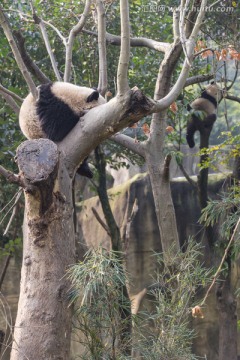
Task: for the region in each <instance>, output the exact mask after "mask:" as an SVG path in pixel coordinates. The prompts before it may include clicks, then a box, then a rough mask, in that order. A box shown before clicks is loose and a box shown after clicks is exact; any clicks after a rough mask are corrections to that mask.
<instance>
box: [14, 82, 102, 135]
mask: <svg viewBox="0 0 240 360" xmlns="http://www.w3.org/2000/svg"><path fill="white" fill-rule="evenodd" d="M38 91H39V96H38V99H37V100H36V101H35V99H34V98H33V96H32V94H29V95H28V96H27V97H26V99H25V100H24V102H23V104H22V106H21V109H20V113H19V124H20V128H21V130H22V132H23V133H24V135H25V136H26V137H27V138H28V139H37V138H42V137H43V138H48V139H50V140H53V141H61V140H62V139H63V138H64V137H65V136H66V135H67V134H68V133H69V132H70V131H71V130H72V129H73V127H74V126H75V125H76V124H77V122H78V120H79V118H80V117H81V116H83V115H84V113H85V111H86V110H89V109H92V108H93V107H96V106H98V105H101V104H104V103H105V99H104V98H103V97H102V96H101V95H100V94H99V93H98V91H96V90H93V89H91V88H87V87H82V86H76V85H73V84H70V83H65V82H55V83H49V84H45V85H41V86H39V87H38Z"/></svg>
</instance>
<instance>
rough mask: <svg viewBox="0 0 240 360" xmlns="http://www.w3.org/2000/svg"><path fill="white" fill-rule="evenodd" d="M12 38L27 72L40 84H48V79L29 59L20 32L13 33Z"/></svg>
mask: <svg viewBox="0 0 240 360" xmlns="http://www.w3.org/2000/svg"><path fill="white" fill-rule="evenodd" d="M14 36H15V38H16V39H17V45H18V49H19V52H20V54H21V56H22V59H23V61H24V64H25V65H26V67H27V69H28V71H29V72H30V73H31V74H32V75H33V76H35V77H36V79H37V80H38V81H39V82H40V83H41V84H47V83H49V82H50V79H49V78H48V77H47V76H46V75H45V74H44V73H43V72H42V70H41V69H40V68H39V67H38V66H37V65H36V64H35V62H34V61H33V60H32V59H31V57H30V56H29V54H28V53H27V51H26V49H25V39H24V37H23V36H22V34H21V32H20V31H15V32H14Z"/></svg>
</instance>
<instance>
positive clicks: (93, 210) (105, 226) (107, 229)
mask: <svg viewBox="0 0 240 360" xmlns="http://www.w3.org/2000/svg"><path fill="white" fill-rule="evenodd" d="M92 212H93V214H94V216H95V218H96V219H97V221H98V222H99V224H100V225H101V226H102V227H103V229H104V230H105V231H106V232H107V234H108V235H109V236H111V233H110V230H109V228H108V226H107V225H106V224H105V222H104V221H103V220H102V219H101V218H100V216H99V214H98V212H97V210H96V209H94V208H93V207H92Z"/></svg>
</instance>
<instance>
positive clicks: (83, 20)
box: [64, 0, 92, 82]
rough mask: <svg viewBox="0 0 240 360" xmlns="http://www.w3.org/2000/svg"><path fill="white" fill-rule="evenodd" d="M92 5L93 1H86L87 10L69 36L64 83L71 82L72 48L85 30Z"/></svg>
mask: <svg viewBox="0 0 240 360" xmlns="http://www.w3.org/2000/svg"><path fill="white" fill-rule="evenodd" d="M91 3H92V1H91V0H86V3H85V8H84V11H83V13H82V16H81V19H80V20H79V22H78V23H77V25H75V26H74V27H73V28H72V30H71V31H70V34H69V38H68V41H67V44H66V59H65V73H64V81H67V82H68V81H70V76H71V66H72V48H73V43H74V39H75V37H76V36H77V35H78V34H79V33H80V31H81V30H82V29H83V27H84V25H85V23H86V20H87V16H88V14H89V11H90V7H91Z"/></svg>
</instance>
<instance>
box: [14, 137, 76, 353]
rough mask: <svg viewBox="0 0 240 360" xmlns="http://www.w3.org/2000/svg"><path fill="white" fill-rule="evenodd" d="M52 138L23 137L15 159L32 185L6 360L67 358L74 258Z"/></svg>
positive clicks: (67, 182) (67, 195)
mask: <svg viewBox="0 0 240 360" xmlns="http://www.w3.org/2000/svg"><path fill="white" fill-rule="evenodd" d="M58 156H59V155H58V150H57V146H56V144H54V143H52V142H51V141H49V140H46V139H40V140H34V141H26V142H24V143H23V144H21V145H20V147H19V148H18V151H17V161H18V165H19V168H20V171H21V173H22V174H23V175H22V176H24V178H25V180H26V181H28V182H29V183H31V184H32V190H31V191H28V192H25V202H26V207H25V234H24V235H25V236H24V251H23V263H22V271H21V287H20V298H19V304H18V314H17V319H16V324H15V329H14V341H13V347H12V352H11V360H23V359H24V360H25V359H35V358H37V359H38V360H50V359H59V360H60V359H61V360H69V358H70V355H69V354H70V337H71V336H70V334H71V308H70V307H69V306H68V305H69V304H68V290H69V287H70V284H69V281H68V279H67V278H66V277H65V274H66V269H67V267H68V266H69V265H70V264H72V263H74V260H75V244H74V228H73V219H72V198H71V188H72V187H71V183H72V179H71V178H69V176H68V173H67V172H66V170H65V168H64V165H63V164H62V161H61V159H60V163H59V159H58Z"/></svg>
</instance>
